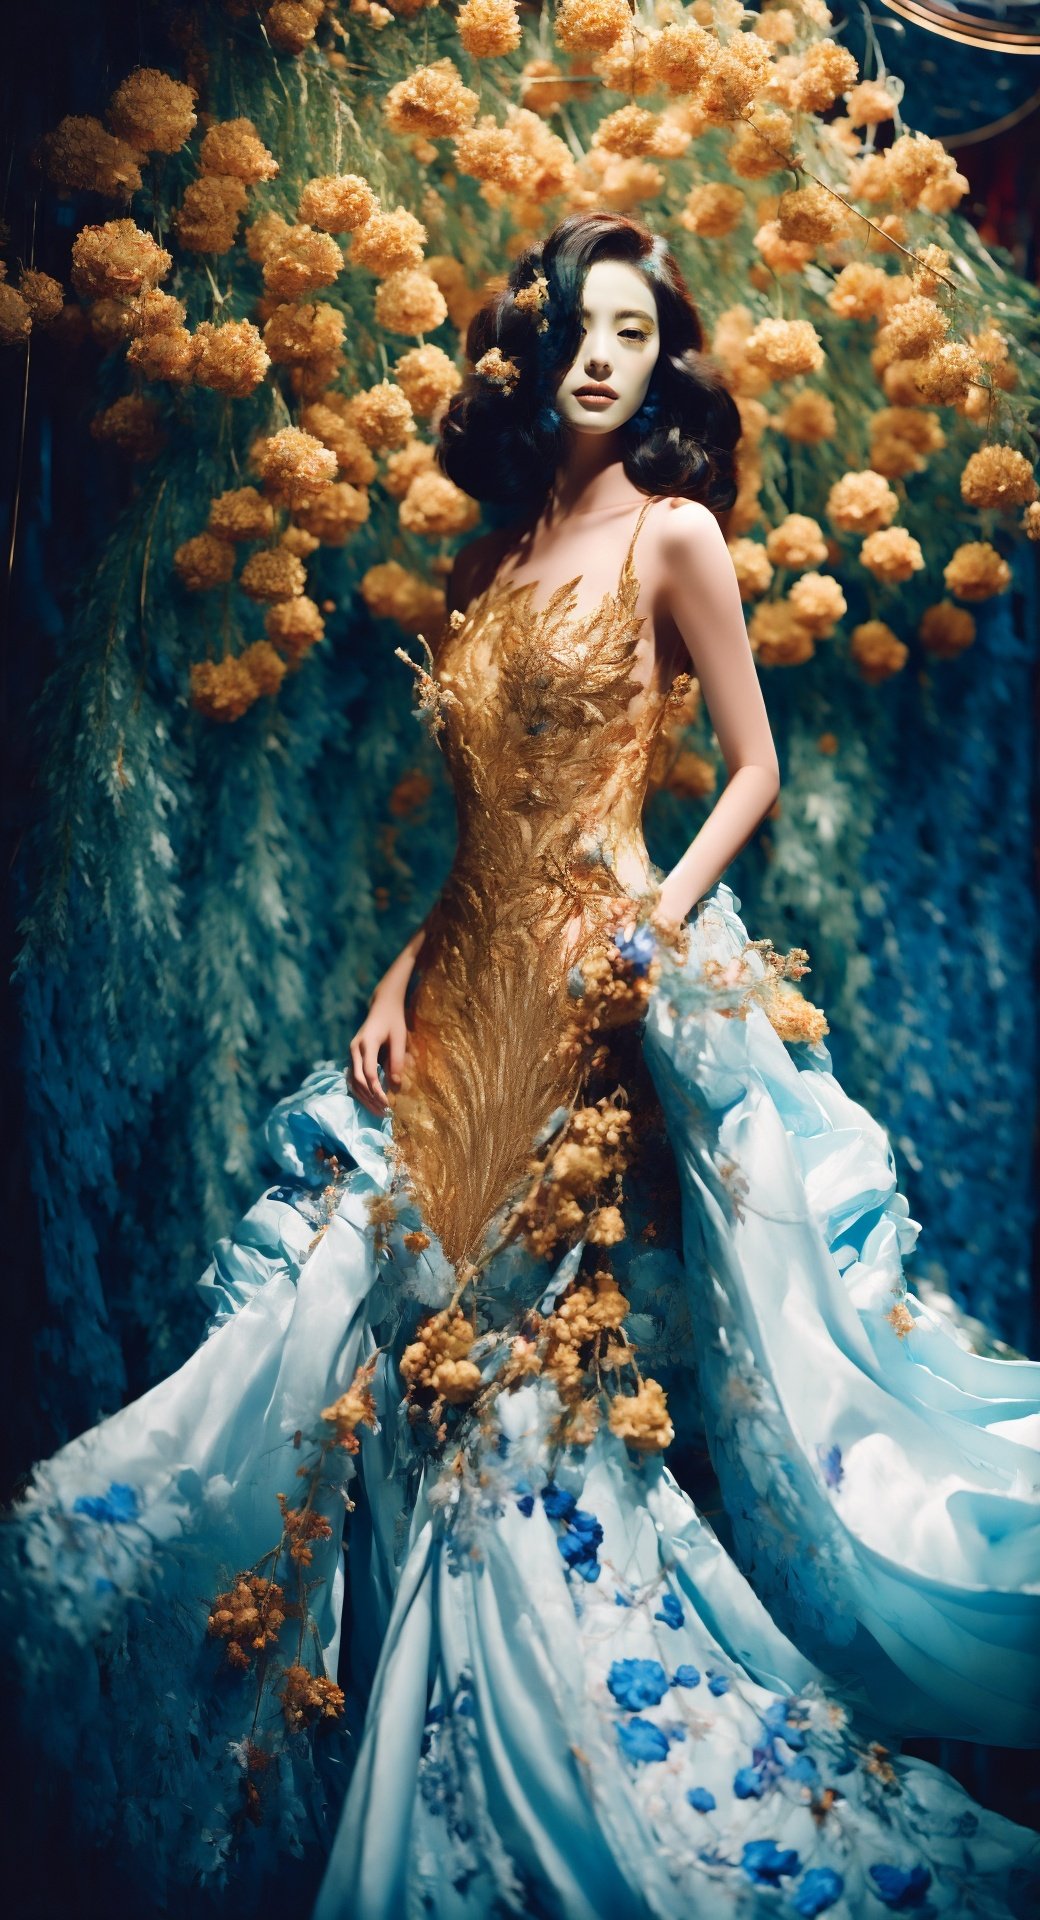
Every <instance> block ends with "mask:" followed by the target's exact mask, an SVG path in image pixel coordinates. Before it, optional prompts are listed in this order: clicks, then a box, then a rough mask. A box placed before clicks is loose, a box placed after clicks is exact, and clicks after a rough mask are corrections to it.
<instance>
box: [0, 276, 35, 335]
mask: <svg viewBox="0 0 1040 1920" xmlns="http://www.w3.org/2000/svg"><path fill="white" fill-rule="evenodd" d="M31 332H32V314H31V313H30V311H29V307H28V304H27V302H26V301H25V300H23V298H22V296H21V294H20V293H16V292H15V289H14V288H13V287H11V286H8V284H7V281H6V280H3V281H0V345H2V346H5V347H16V346H20V345H21V342H22V341H23V340H28V338H29V335H30V333H31Z"/></svg>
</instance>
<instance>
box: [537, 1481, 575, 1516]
mask: <svg viewBox="0 0 1040 1920" xmlns="http://www.w3.org/2000/svg"><path fill="white" fill-rule="evenodd" d="M577 1504H578V1503H577V1501H576V1500H575V1498H574V1495H573V1493H567V1492H565V1490H564V1488H563V1487H558V1486H557V1485H556V1482H555V1480H547V1481H546V1483H545V1486H544V1487H543V1488H542V1505H543V1506H544V1508H545V1511H546V1513H547V1514H548V1516H549V1518H550V1520H569V1519H570V1517H571V1514H572V1513H573V1512H574V1509H575V1507H576V1506H577Z"/></svg>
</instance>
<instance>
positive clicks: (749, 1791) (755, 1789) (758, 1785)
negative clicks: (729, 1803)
mask: <svg viewBox="0 0 1040 1920" xmlns="http://www.w3.org/2000/svg"><path fill="white" fill-rule="evenodd" d="M767 1785H768V1782H767V1780H766V1776H765V1771H764V1769H763V1768H762V1767H740V1768H739V1769H738V1771H737V1772H736V1773H735V1774H734V1776H733V1791H734V1793H735V1794H736V1796H737V1799H738V1800H761V1798H762V1795H763V1794H764V1792H765V1790H766V1787H767Z"/></svg>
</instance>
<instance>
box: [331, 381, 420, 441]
mask: <svg viewBox="0 0 1040 1920" xmlns="http://www.w3.org/2000/svg"><path fill="white" fill-rule="evenodd" d="M348 417H349V422H350V425H351V426H352V427H354V428H355V429H356V431H357V432H358V433H359V434H360V435H361V438H362V440H363V441H364V442H365V445H366V446H367V447H372V448H378V449H383V450H385V449H387V448H389V447H402V446H404V444H405V441H406V440H408V439H410V437H411V435H412V434H413V433H414V432H415V417H414V415H413V413H412V409H411V407H410V406H409V404H408V399H407V396H406V395H405V394H404V393H402V391H401V388H400V387H398V386H395V385H394V383H393V381H392V380H380V381H378V382H377V384H376V385H375V386H374V387H366V388H364V389H363V390H362V391H361V392H360V393H355V394H352V395H351V398H350V401H349V415H348Z"/></svg>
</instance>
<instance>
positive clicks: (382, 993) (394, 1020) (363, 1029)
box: [347, 978, 408, 1119]
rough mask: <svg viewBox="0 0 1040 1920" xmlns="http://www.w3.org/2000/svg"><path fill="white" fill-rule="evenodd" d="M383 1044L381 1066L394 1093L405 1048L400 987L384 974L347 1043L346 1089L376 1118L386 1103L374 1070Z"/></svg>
mask: <svg viewBox="0 0 1040 1920" xmlns="http://www.w3.org/2000/svg"><path fill="white" fill-rule="evenodd" d="M384 1047H385V1048H386V1050H387V1058H386V1060H385V1061H384V1066H385V1068H386V1072H387V1077H388V1079H389V1082H390V1087H391V1090H392V1091H393V1092H395V1093H396V1091H397V1089H398V1088H399V1087H400V1084H401V1074H402V1072H403V1070H404V1061H405V1053H406V1052H407V1048H408V1028H407V1026H406V1024H405V1013H404V987H403V986H402V985H401V983H400V980H399V979H393V978H384V979H383V980H381V981H380V983H379V985H378V987H377V988H376V990H375V993H374V994H373V995H372V1000H371V1004H370V1006H369V1009H368V1013H367V1015H366V1018H365V1019H364V1021H363V1022H362V1024H361V1026H360V1027H359V1028H358V1030H357V1032H356V1034H355V1035H354V1038H353V1040H352V1041H351V1043H350V1070H349V1072H348V1075H347V1079H348V1083H349V1086H350V1090H351V1092H352V1093H353V1094H354V1095H355V1096H356V1098H357V1099H358V1100H360V1102H361V1104H362V1106H363V1107H367V1108H368V1109H369V1111H370V1112H371V1113H374V1114H375V1115H376V1116H377V1118H380V1119H381V1118H382V1116H383V1114H384V1113H386V1112H387V1111H388V1109H389V1106H390V1102H389V1100H388V1099H387V1097H386V1094H385V1093H384V1092H383V1089H382V1087H381V1085H380V1082H379V1074H378V1070H377V1069H378V1066H379V1055H380V1052H381V1051H382V1049H383V1048H384Z"/></svg>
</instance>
